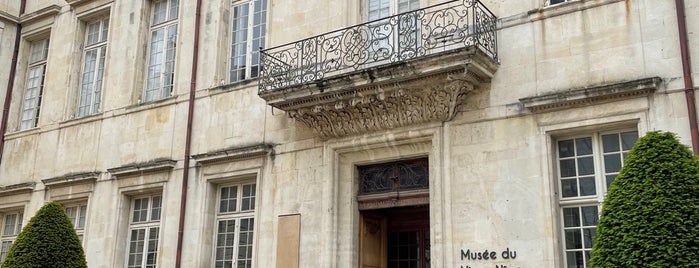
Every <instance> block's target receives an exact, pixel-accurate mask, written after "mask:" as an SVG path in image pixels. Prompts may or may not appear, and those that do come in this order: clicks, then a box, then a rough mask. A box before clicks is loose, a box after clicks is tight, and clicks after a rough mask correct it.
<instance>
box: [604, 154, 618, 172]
mask: <svg viewBox="0 0 699 268" xmlns="http://www.w3.org/2000/svg"><path fill="white" fill-rule="evenodd" d="M619 170H621V155H619V154H608V155H605V156H604V171H605V172H607V173H611V172H619Z"/></svg>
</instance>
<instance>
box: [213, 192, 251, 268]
mask: <svg viewBox="0 0 699 268" xmlns="http://www.w3.org/2000/svg"><path fill="white" fill-rule="evenodd" d="M245 186H252V187H253V189H252V191H251V194H252V196H248V198H250V197H251V198H252V199H253V202H252V203H249V205H251V206H252V208H251V209H247V210H242V207H243V202H242V200H243V198H244V196H243V191H244V190H243V189H244V187H245ZM230 187H237V189H236V199H235V200H236V205H235V210H234V211H225V212H222V211H221V205H222V192H223V189H224V188H230ZM257 197H258V192H257V183H256V182H255V181H242V182H236V183H225V184H220V185H216V205H215V209H216V212H215V213H214V221H213V222H214V226H213V230H214V232H213V235H214V238H213V246H212V267H220V266H216V264H217V262H219V261H221V262H228V261H230V262H231V265H233V267H238V266H237V263H238V261H240V260H239V259H238V253H239V250H240V233H241V228H240V227H241V221H242V220H252V222H251V223H249V227H252V230H251V231H249V232H248V233H250V234H252V238H249V239H250V243H249V244H248V245H247V247H248V250H249V252H250V254H249V257H248V258H246V260H245V261H247V262H248V264H249V266H248V267H255V266H254V262H255V238H256V235H255V231H256V230H255V229H256V226H255V223H256V220H255V218H256V217H255V211H256V207H257V205H256V201H257ZM226 221H234V232H233V235H234V236H233V245H232V247H233V250H232V253H231V255H232V256H233V259H225V253H224V258H223V259H222V260H219V259H218V256H217V255H218V254H217V251H218V248H219V244H218V243H219V239H220V236H221V235H224V234H221V233H219V224H220V223H222V222H226ZM224 250H225V246H224ZM223 265H225V263H224V264H223ZM224 267H225V266H224Z"/></svg>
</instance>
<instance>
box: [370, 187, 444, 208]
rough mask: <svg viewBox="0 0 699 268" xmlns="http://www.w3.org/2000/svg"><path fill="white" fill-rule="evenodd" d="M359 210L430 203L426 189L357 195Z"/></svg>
mask: <svg viewBox="0 0 699 268" xmlns="http://www.w3.org/2000/svg"><path fill="white" fill-rule="evenodd" d="M357 203H358V205H359V210H367V209H381V208H393V207H402V206H417V205H426V204H429V203H430V193H429V190H428V189H425V190H413V191H404V192H389V193H383V194H372V195H364V196H362V195H360V196H357Z"/></svg>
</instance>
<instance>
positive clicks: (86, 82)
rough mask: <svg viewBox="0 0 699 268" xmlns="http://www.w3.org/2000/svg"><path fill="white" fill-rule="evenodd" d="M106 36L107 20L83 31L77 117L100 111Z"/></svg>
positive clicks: (107, 29) (107, 30)
mask: <svg viewBox="0 0 699 268" xmlns="http://www.w3.org/2000/svg"><path fill="white" fill-rule="evenodd" d="M108 34H109V18H105V19H101V20H97V21H94V22H91V23H89V24H88V25H87V29H86V30H85V45H84V49H83V66H82V75H81V80H80V97H79V98H80V100H79V102H78V117H82V116H86V115H90V114H94V113H97V112H99V110H100V102H101V93H102V78H103V76H104V62H105V58H106V56H105V54H106V52H107V35H108Z"/></svg>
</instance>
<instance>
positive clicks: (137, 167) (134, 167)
mask: <svg viewBox="0 0 699 268" xmlns="http://www.w3.org/2000/svg"><path fill="white" fill-rule="evenodd" d="M176 164H177V161H175V160H172V159H156V160H153V161H148V162H143V163H134V164H128V165H124V166H120V167H115V168H109V169H107V172H109V173H110V174H112V176H113V177H116V178H117V179H118V178H119V177H127V176H134V175H141V174H144V173H151V172H156V171H163V170H172V169H173V168H175V165H176Z"/></svg>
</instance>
